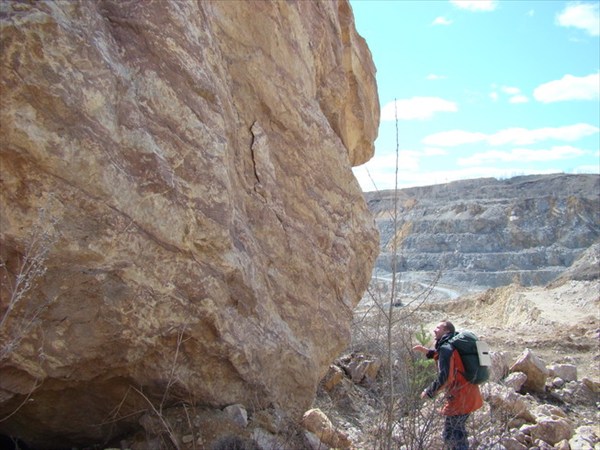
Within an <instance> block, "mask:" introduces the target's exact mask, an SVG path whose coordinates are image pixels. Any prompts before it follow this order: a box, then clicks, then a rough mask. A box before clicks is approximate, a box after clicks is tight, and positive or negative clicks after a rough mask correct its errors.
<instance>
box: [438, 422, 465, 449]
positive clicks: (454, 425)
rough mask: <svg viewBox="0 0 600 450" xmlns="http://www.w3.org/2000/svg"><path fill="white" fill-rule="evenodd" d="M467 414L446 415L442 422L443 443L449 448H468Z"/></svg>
mask: <svg viewBox="0 0 600 450" xmlns="http://www.w3.org/2000/svg"><path fill="white" fill-rule="evenodd" d="M468 418H469V415H468V414H463V415H461V416H446V422H445V423H444V443H445V444H446V448H448V449H449V450H469V441H468V440H467V429H466V423H467V419H468Z"/></svg>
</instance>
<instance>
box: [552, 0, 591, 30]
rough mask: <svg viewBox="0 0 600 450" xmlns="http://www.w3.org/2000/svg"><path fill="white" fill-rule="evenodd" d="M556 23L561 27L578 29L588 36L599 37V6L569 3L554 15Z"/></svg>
mask: <svg viewBox="0 0 600 450" xmlns="http://www.w3.org/2000/svg"><path fill="white" fill-rule="evenodd" d="M556 23H558V25H560V26H563V27H575V28H579V29H581V30H583V31H585V32H586V33H588V34H589V35H590V36H599V35H600V5H599V4H598V3H579V2H573V3H570V4H568V5H567V6H566V7H565V9H564V10H562V11H561V12H560V13H559V14H557V15H556Z"/></svg>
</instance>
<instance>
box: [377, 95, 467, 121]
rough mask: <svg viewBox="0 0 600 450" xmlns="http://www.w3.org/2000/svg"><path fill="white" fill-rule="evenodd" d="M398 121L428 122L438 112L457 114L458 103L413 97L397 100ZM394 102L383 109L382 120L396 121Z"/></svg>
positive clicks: (433, 98) (437, 98)
mask: <svg viewBox="0 0 600 450" xmlns="http://www.w3.org/2000/svg"><path fill="white" fill-rule="evenodd" d="M396 108H397V114H398V120H426V119H431V118H432V117H433V115H434V114H435V113H438V112H456V111H458V107H457V106H456V103H454V102H451V101H449V100H444V99H443V98H439V97H412V98H409V99H401V100H396ZM396 108H395V107H394V102H390V103H388V104H387V105H385V106H384V107H383V108H382V109H381V120H382V121H386V120H391V121H394V120H396Z"/></svg>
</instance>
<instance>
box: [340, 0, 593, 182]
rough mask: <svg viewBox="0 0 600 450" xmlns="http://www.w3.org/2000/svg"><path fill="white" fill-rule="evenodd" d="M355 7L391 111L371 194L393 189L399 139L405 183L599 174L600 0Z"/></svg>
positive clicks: (390, 1) (420, 1)
mask: <svg viewBox="0 0 600 450" xmlns="http://www.w3.org/2000/svg"><path fill="white" fill-rule="evenodd" d="M350 4H351V5H352V9H353V11H354V18H355V22H356V29H357V30H358V33H359V34H360V35H361V36H362V37H363V38H365V40H366V41H367V44H368V46H369V48H370V50H371V53H372V55H373V61H374V62H375V66H376V68H377V85H378V91H379V101H380V104H381V113H382V114H381V124H380V127H379V136H378V138H377V140H376V141H375V156H374V157H373V158H372V159H371V160H370V161H369V162H368V163H366V164H363V165H362V166H358V167H356V168H354V174H355V176H356V177H357V179H358V180H359V182H360V184H361V187H362V189H363V191H374V190H383V189H392V188H394V184H395V181H394V180H395V177H394V173H395V166H396V147H397V146H398V150H399V168H398V187H400V188H403V187H409V186H423V185H430V184H438V183H446V182H450V181H454V180H458V179H469V178H480V177H496V178H508V177H511V176H516V175H526V174H539V173H557V172H565V173H599V172H600V153H599V150H600V100H599V90H600V78H599V74H600V48H599V34H600V24H599V18H598V17H599V5H600V1H598V0H593V1H578V2H572V1H562V0H548V1H546V0H531V1H528V0H350ZM395 101H396V102H395ZM396 117H398V145H397V144H396Z"/></svg>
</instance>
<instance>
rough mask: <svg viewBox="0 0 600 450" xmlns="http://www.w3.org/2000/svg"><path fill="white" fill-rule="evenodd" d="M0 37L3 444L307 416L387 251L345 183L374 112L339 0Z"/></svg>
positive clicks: (97, 16)
mask: <svg viewBox="0 0 600 450" xmlns="http://www.w3.org/2000/svg"><path fill="white" fill-rule="evenodd" d="M0 18H1V29H0V32H1V33H0V37H1V42H2V52H1V56H0V57H1V68H0V77H1V89H2V110H1V116H0V119H1V123H2V131H1V132H2V139H1V153H0V157H1V160H0V164H1V169H2V173H1V179H0V226H1V229H0V231H1V233H0V244H1V252H2V253H1V256H2V261H3V264H5V268H6V269H7V270H3V271H2V297H1V300H2V303H1V307H2V309H1V312H2V327H1V328H0V333H2V334H1V336H0V337H1V340H2V343H3V347H2V361H1V367H0V417H3V418H5V417H6V416H8V415H9V414H12V415H11V417H10V418H8V419H6V420H4V421H3V422H1V423H0V433H5V434H10V435H13V436H19V437H21V438H22V439H24V440H25V441H26V442H28V443H30V444H32V445H34V446H36V447H38V448H40V447H43V446H47V447H51V446H58V445H60V446H61V447H66V446H71V445H81V444H86V443H90V442H98V441H99V440H101V439H105V438H108V437H110V435H111V433H112V435H116V434H118V433H120V432H123V431H127V429H128V427H129V426H130V425H131V423H133V422H135V421H136V420H137V417H131V416H130V414H131V413H133V412H136V411H137V412H139V411H140V410H141V409H145V410H148V404H149V402H152V403H154V405H159V404H160V405H167V404H173V403H175V402H180V401H186V402H192V403H195V404H200V405H216V406H219V407H221V406H226V405H228V404H242V405H244V406H245V407H246V408H249V409H260V408H261V407H267V406H274V407H276V408H280V409H282V410H284V411H285V412H287V413H289V414H292V415H294V416H296V417H298V418H299V417H300V416H301V414H302V412H304V411H305V410H306V409H307V408H308V407H309V406H310V404H311V402H312V399H313V396H314V393H315V390H316V387H317V384H318V382H319V380H320V379H321V378H322V376H323V375H324V374H325V373H326V371H327V368H328V366H329V364H330V362H331V361H332V360H333V359H334V358H335V356H337V355H338V354H339V352H340V351H341V349H342V348H343V347H344V345H345V344H346V341H347V339H348V336H349V326H350V321H351V318H352V308H353V307H354V306H355V304H356V303H357V302H358V301H359V299H360V297H361V295H362V292H363V291H364V289H365V287H366V285H367V283H368V281H369V278H370V275H371V269H372V266H373V262H374V259H375V257H376V255H377V252H378V236H377V230H376V228H375V226H374V223H373V219H372V217H371V215H370V213H369V211H368V209H367V207H366V204H365V202H364V199H363V197H362V193H361V191H360V188H359V186H358V183H357V182H356V180H355V179H354V176H353V174H352V172H351V166H352V165H357V164H361V163H362V162H364V161H366V160H368V159H369V158H370V157H371V156H372V153H373V141H374V139H375V137H376V134H377V127H378V122H379V104H378V100H377V94H376V85H375V78H374V73H375V70H374V66H373V63H372V60H371V55H370V53H369V51H368V48H367V47H366V44H365V42H364V40H363V39H362V38H360V36H358V35H357V33H356V31H355V28H354V22H353V16H352V11H351V9H350V6H349V3H348V2H347V1H346V0H340V1H333V2H302V1H300V2H263V1H256V2H253V1H244V2H228V1H227V2H225V1H224V2H217V1H214V2H213V1H202V2H191V1H190V2H180V1H177V2H175V1H173V2H169V1H165V0H160V1H158V0H156V1H147V2H139V1H121V0H118V1H117V0H114V1H111V0H98V1H94V2H89V1H82V2H50V1H49V2H35V3H27V4H23V3H21V2H10V1H9V2H2V4H1V5H0ZM41 210H43V213H40V211H41ZM32 235H33V236H36V237H38V238H40V240H38V241H36V242H40V243H41V244H42V245H41V248H40V247H38V248H34V249H33V256H34V257H35V258H37V261H38V262H39V263H40V264H38V265H37V266H35V267H37V268H38V269H39V273H33V274H32V272H28V274H29V275H31V276H30V279H29V281H32V283H31V287H30V288H29V289H28V290H25V291H23V290H21V291H19V290H18V289H17V290H16V291H15V289H14V286H15V281H16V280H17V276H18V274H19V273H20V272H21V273H22V272H23V271H22V270H21V269H19V265H20V263H21V262H22V261H24V260H25V261H31V260H32V259H31V258H29V259H27V257H26V253H27V248H28V247H29V246H30V244H31V243H32V241H33V238H32ZM26 275H27V274H26ZM25 278H26V277H21V278H18V280H23V279H25ZM11 301H12V303H11ZM11 305H12V306H11ZM13 306H14V307H13ZM28 396H29V397H28ZM26 398H28V400H29V401H26V402H25V403H23V402H24V400H25V399H26ZM128 418H129V419H128ZM128 420H129V421H130V422H128ZM31 424H36V425H35V426H31Z"/></svg>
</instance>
